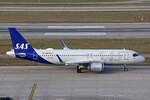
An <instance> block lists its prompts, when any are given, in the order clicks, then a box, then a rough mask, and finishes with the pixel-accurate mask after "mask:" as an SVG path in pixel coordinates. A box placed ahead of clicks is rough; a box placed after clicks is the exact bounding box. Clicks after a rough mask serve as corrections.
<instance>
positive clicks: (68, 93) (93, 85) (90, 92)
mask: <svg viewBox="0 0 150 100" xmlns="http://www.w3.org/2000/svg"><path fill="white" fill-rule="evenodd" d="M128 67H129V71H127V72H123V69H121V68H120V66H106V67H105V71H104V72H103V73H91V72H87V71H85V72H84V73H80V74H78V73H76V69H75V67H73V66H70V67H69V66H68V67H67V66H1V67H0V90H1V91H0V96H9V97H12V98H14V100H27V99H28V96H29V94H30V92H31V88H32V86H33V83H37V89H36V92H35V94H34V97H33V100H149V98H150V95H149V94H150V85H149V84H150V78H149V77H150V66H128Z"/></svg>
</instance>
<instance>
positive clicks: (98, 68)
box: [88, 62, 104, 72]
mask: <svg viewBox="0 0 150 100" xmlns="http://www.w3.org/2000/svg"><path fill="white" fill-rule="evenodd" d="M88 69H89V70H90V71H92V72H102V71H104V63H100V62H93V63H90V65H89V67H88Z"/></svg>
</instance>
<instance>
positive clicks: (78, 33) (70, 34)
mask: <svg viewBox="0 0 150 100" xmlns="http://www.w3.org/2000/svg"><path fill="white" fill-rule="evenodd" d="M44 35H46V36H50V35H55V36H58V35H60V36H100V35H107V33H105V32H71V33H70V32H69V33H66V32H62V33H58V32H55V33H45V34H44Z"/></svg>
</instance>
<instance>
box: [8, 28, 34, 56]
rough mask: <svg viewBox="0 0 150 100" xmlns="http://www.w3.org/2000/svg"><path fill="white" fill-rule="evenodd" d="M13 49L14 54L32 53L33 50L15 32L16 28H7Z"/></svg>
mask: <svg viewBox="0 0 150 100" xmlns="http://www.w3.org/2000/svg"><path fill="white" fill-rule="evenodd" d="M8 30H9V32H10V36H11V40H12V44H13V48H14V52H15V54H18V53H20V54H21V53H22V54H23V53H25V54H26V53H32V52H33V51H34V49H33V48H32V46H31V45H30V44H29V43H28V42H27V41H26V40H25V39H24V38H23V36H22V35H21V34H20V33H19V32H18V31H17V29H16V28H8Z"/></svg>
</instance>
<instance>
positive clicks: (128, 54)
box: [35, 49, 145, 64]
mask: <svg viewBox="0 0 150 100" xmlns="http://www.w3.org/2000/svg"><path fill="white" fill-rule="evenodd" d="M35 51H36V52H37V54H38V55H40V56H41V57H42V58H44V59H46V60H47V61H49V62H51V63H53V64H62V63H61V62H60V61H59V59H58V57H57V56H56V55H59V57H60V58H61V59H62V60H63V64H65V63H66V62H70V61H80V60H81V61H91V62H96V61H97V62H103V63H104V64H135V63H140V62H143V61H144V60H145V58H144V57H143V56H140V55H138V54H137V53H136V52H135V51H132V50H125V49H100V50H97V49H95V50H94V49H92V50H91V49H67V50H63V49H47V50H43V49H35ZM134 54H137V55H136V56H133V55H134ZM35 58H36V57H35Z"/></svg>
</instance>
